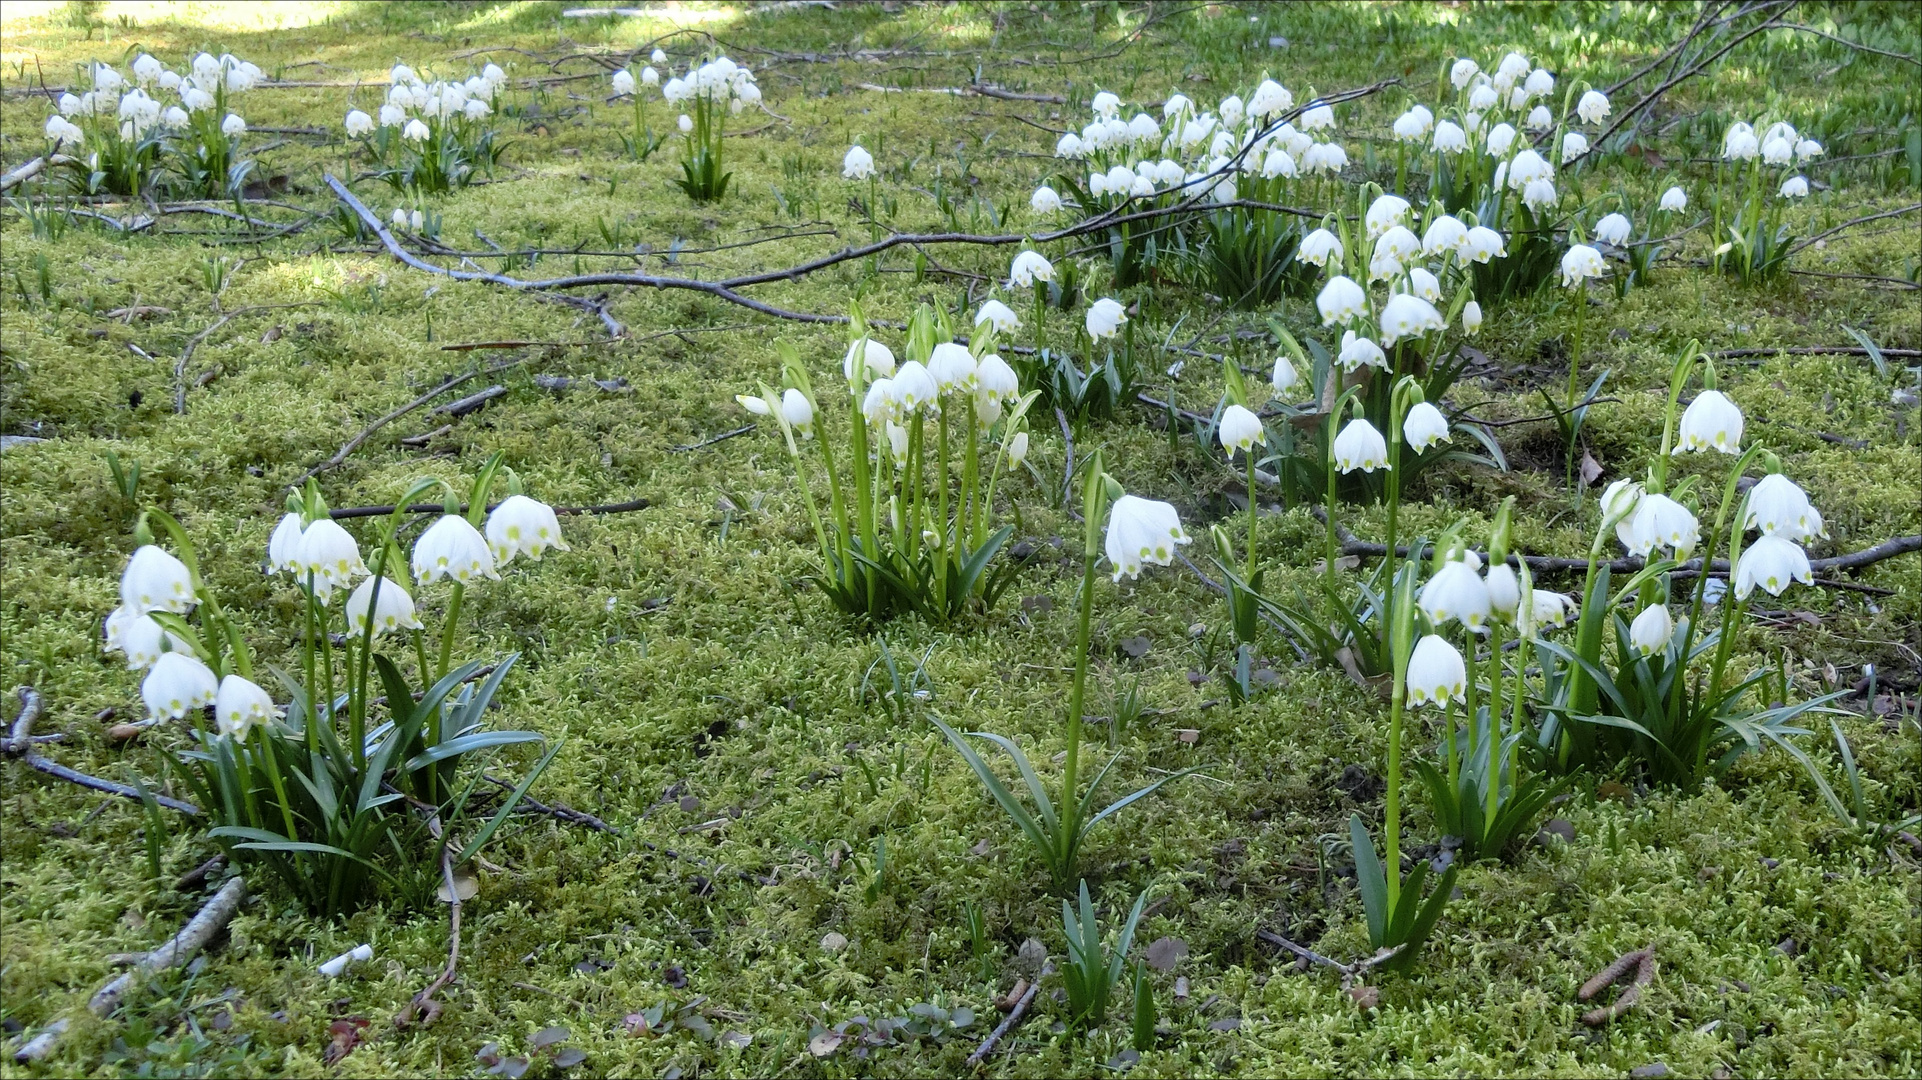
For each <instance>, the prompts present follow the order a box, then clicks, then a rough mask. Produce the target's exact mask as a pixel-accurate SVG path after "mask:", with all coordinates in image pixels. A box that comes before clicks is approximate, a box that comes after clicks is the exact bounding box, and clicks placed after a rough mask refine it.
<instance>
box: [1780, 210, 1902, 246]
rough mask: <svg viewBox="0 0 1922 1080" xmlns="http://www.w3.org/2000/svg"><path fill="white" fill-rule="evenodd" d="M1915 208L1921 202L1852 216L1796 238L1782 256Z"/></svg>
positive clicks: (1899, 215) (1898, 215)
mask: <svg viewBox="0 0 1922 1080" xmlns="http://www.w3.org/2000/svg"><path fill="white" fill-rule="evenodd" d="M1917 210H1922V203H1911V204H1909V205H1908V206H1904V207H1902V208H1901V209H1899V210H1884V211H1883V212H1882V213H1879V214H1869V215H1867V216H1866V217H1859V218H1852V219H1850V220H1848V221H1844V222H1843V223H1842V224H1840V225H1837V226H1836V227H1835V228H1833V229H1826V230H1824V231H1822V232H1819V233H1816V234H1815V235H1814V236H1808V237H1804V238H1802V239H1800V240H1797V241H1796V242H1795V243H1793V244H1790V245H1789V249H1788V250H1787V251H1785V252H1783V253H1782V257H1783V258H1784V259H1786V258H1788V257H1789V256H1790V255H1793V254H1795V253H1796V252H1798V251H1801V250H1802V249H1803V248H1805V247H1808V246H1809V245H1811V244H1814V243H1816V242H1817V241H1821V240H1827V239H1828V238H1829V237H1831V236H1834V235H1835V234H1836V233H1839V232H1841V231H1842V230H1844V229H1853V228H1854V227H1856V226H1857V225H1866V224H1868V223H1869V222H1871V221H1880V220H1882V219H1883V218H1892V217H1901V216H1902V215H1903V214H1913V213H1915V212H1916V211H1917Z"/></svg>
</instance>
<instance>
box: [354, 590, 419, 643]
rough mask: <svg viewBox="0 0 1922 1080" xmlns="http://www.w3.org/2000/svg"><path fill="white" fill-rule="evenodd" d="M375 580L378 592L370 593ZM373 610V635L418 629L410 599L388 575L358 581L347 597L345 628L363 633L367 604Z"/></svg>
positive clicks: (412, 599)
mask: <svg viewBox="0 0 1922 1080" xmlns="http://www.w3.org/2000/svg"><path fill="white" fill-rule="evenodd" d="M376 582H378V583H379V587H380V595H379V596H375V595H374V587H375V583H376ZM370 603H371V604H372V605H373V609H374V636H375V637H379V636H380V635H382V634H389V633H395V632H398V631H400V630H419V629H421V624H420V619H419V617H418V616H416V615H415V613H414V598H413V597H412V596H409V595H408V593H407V590H406V589H404V588H402V587H401V586H400V584H399V583H398V582H396V581H394V579H392V578H386V577H382V578H373V577H370V578H368V579H367V580H366V581H363V582H361V583H360V585H359V587H357V588H355V589H354V591H353V593H352V595H350V596H348V597H347V627H348V629H349V630H351V631H352V632H353V633H355V634H364V633H366V632H367V607H368V605H369V604H370Z"/></svg>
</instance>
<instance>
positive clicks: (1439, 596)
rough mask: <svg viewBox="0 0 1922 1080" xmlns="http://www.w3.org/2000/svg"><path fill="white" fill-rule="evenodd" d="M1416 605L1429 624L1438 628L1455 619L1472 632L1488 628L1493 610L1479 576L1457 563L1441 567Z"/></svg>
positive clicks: (1423, 588)
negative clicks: (1426, 617)
mask: <svg viewBox="0 0 1922 1080" xmlns="http://www.w3.org/2000/svg"><path fill="white" fill-rule="evenodd" d="M1416 604H1417V605H1418V606H1419V607H1420V608H1421V609H1422V612H1423V614H1425V615H1427V616H1428V621H1429V622H1432V623H1434V624H1435V625H1436V626H1438V627H1439V626H1441V625H1442V624H1444V623H1446V622H1448V621H1449V620H1450V619H1455V620H1459V621H1460V622H1461V624H1462V625H1463V626H1465V627H1467V628H1469V629H1470V630H1475V631H1480V630H1481V629H1482V628H1484V627H1486V626H1487V625H1488V619H1489V614H1490V612H1491V611H1492V610H1493V605H1492V604H1491V602H1490V600H1489V596H1488V586H1487V584H1486V583H1484V582H1483V581H1482V579H1481V575H1480V574H1477V573H1476V572H1475V571H1474V570H1473V569H1471V568H1470V567H1469V565H1468V564H1467V563H1466V562H1463V561H1460V560H1451V561H1449V562H1446V563H1443V564H1442V567H1441V569H1439V570H1437V571H1435V574H1434V576H1433V577H1431V578H1429V579H1428V583H1427V584H1426V585H1423V586H1422V589H1421V597H1420V599H1418V600H1417V601H1416Z"/></svg>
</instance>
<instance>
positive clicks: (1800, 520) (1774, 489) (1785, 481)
mask: <svg viewBox="0 0 1922 1080" xmlns="http://www.w3.org/2000/svg"><path fill="white" fill-rule="evenodd" d="M1742 528H1743V529H1760V530H1762V535H1764V536H1780V537H1782V538H1784V539H1787V540H1794V541H1797V542H1802V541H1805V540H1808V539H1810V538H1811V537H1816V536H1827V535H1828V528H1827V526H1825V525H1824V524H1823V522H1822V514H1821V512H1820V511H1818V510H1816V509H1815V507H1814V506H1813V505H1811V504H1810V503H1809V496H1808V492H1806V491H1803V490H1802V488H1801V486H1800V485H1798V484H1796V482H1795V481H1793V480H1790V479H1789V478H1788V477H1786V476H1784V475H1782V474H1781V473H1770V474H1768V475H1767V476H1764V477H1763V478H1762V479H1761V480H1759V481H1757V482H1756V484H1755V486H1754V487H1753V488H1751V489H1750V490H1749V493H1748V514H1747V516H1746V517H1744V518H1743V520H1742Z"/></svg>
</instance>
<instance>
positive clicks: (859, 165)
mask: <svg viewBox="0 0 1922 1080" xmlns="http://www.w3.org/2000/svg"><path fill="white" fill-rule="evenodd" d="M841 175H842V177H844V178H846V179H848V180H866V179H868V178H869V177H871V176H873V175H874V155H873V154H870V153H868V152H867V151H866V150H863V149H861V147H859V146H851V147H849V148H848V153H847V156H846V157H844V158H842V159H841Z"/></svg>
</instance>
